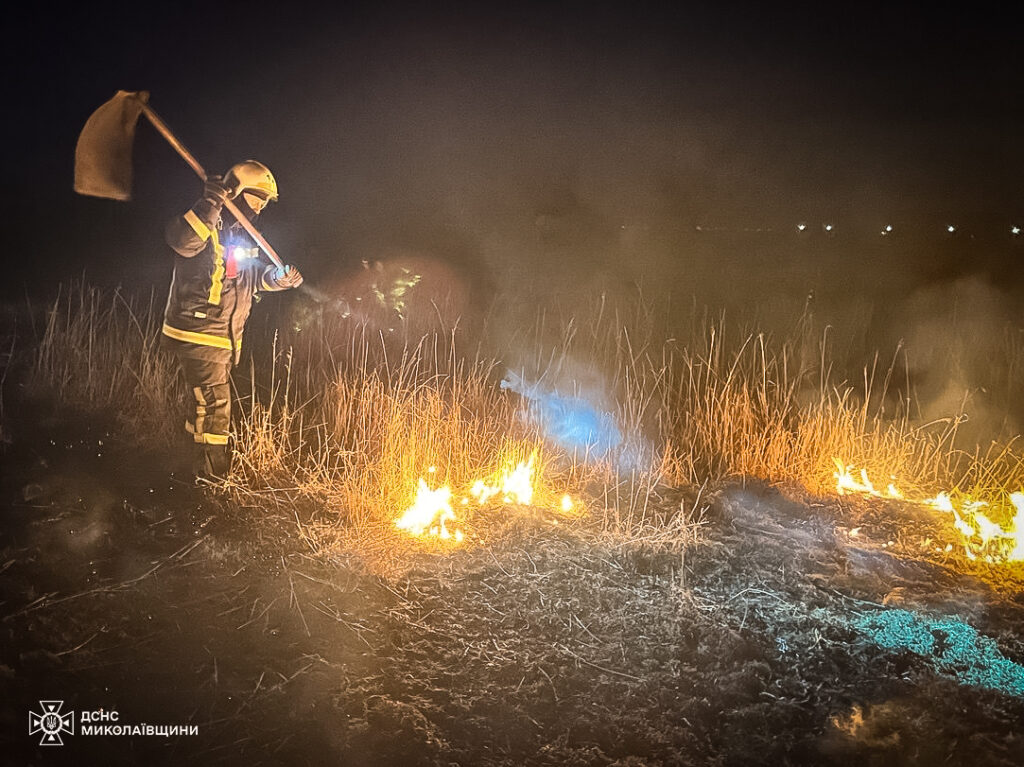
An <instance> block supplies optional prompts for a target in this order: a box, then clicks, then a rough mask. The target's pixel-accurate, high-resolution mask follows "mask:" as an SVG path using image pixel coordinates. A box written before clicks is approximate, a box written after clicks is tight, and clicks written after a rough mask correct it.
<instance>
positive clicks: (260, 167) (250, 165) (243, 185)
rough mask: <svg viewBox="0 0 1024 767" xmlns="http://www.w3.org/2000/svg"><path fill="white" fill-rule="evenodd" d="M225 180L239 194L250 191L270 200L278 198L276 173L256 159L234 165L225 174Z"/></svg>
mask: <svg viewBox="0 0 1024 767" xmlns="http://www.w3.org/2000/svg"><path fill="white" fill-rule="evenodd" d="M224 180H225V181H226V182H227V184H228V186H229V187H231V188H232V189H235V190H237V192H238V193H239V194H242V193H243V192H249V193H251V194H257V195H259V196H260V197H263V198H265V199H266V200H268V201H273V200H276V199H277V181H275V180H274V174H273V173H271V172H270V168H268V167H267V166H266V165H264V164H263V163H261V162H257V161H256V160H246V161H245V162H240V163H238V164H237V165H235V166H232V168H231V170H229V171H228V172H227V173H226V174H225V176H224Z"/></svg>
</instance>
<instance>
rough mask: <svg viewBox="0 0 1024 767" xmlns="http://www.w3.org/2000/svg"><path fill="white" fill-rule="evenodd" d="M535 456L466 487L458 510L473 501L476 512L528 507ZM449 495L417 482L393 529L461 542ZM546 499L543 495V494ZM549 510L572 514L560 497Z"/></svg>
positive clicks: (531, 498)
mask: <svg viewBox="0 0 1024 767" xmlns="http://www.w3.org/2000/svg"><path fill="white" fill-rule="evenodd" d="M536 459H537V454H536V453H534V454H532V455H531V456H530V457H529V459H528V460H526V461H521V462H520V463H517V464H514V465H513V464H511V463H510V464H509V465H507V466H506V467H505V468H503V469H502V470H501V471H499V472H498V473H497V474H496V475H495V476H494V477H493V478H491V479H490V480H483V479H478V480H476V481H474V482H473V484H472V485H471V486H470V488H469V491H468V492H467V493H466V494H465V495H464V496H462V497H461V498H460V499H459V502H458V506H459V507H460V508H462V509H465V508H467V507H468V506H470V504H471V500H472V501H475V502H476V503H475V506H476V507H477V508H480V507H483V506H485V505H487V504H488V503H492V502H500V503H502V504H518V505H522V506H528V505H531V504H534V502H535V499H536V498H537V489H536V487H535V478H534V466H535V464H536V462H537V460H536ZM436 472H437V469H436V467H434V466H431V467H430V468H429V469H428V470H427V473H428V474H436ZM452 497H453V493H452V490H451V488H450V487H447V486H444V487H439V488H437V489H433V490H432V489H431V488H430V486H429V485H428V484H427V482H426V481H425V480H424V479H423V478H420V479H419V481H418V490H417V492H416V500H415V502H414V503H413V505H412V506H410V507H409V508H408V509H407V510H406V511H405V513H403V514H402V516H401V517H400V518H399V519H398V520H396V521H395V526H396V527H397V528H398V529H400V530H405V531H406V532H408V533H409V534H411V535H414V536H417V537H426V536H432V537H436V538H441V539H444V540H454V541H455V542H460V541H462V540H463V533H462V531H461V530H460V529H459V528H460V524H461V520H460V519H459V517H458V515H456V513H455V511H454V509H453V508H452ZM545 497H547V494H545ZM550 506H551V508H552V509H555V508H557V509H558V510H560V511H562V512H564V513H569V512H573V511H575V510H576V506H575V504H574V503H573V500H572V498H571V497H570V496H569V495H563V496H562V498H561V502H560V504H557V506H556V504H555V502H554V501H552V502H551V503H550Z"/></svg>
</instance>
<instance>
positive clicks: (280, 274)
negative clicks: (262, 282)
mask: <svg viewBox="0 0 1024 767" xmlns="http://www.w3.org/2000/svg"><path fill="white" fill-rule="evenodd" d="M270 279H271V280H272V281H273V282H274V284H275V285H276V286H277V287H279V288H281V289H282V290H286V289H288V288H297V287H299V285H301V284H302V275H301V274H299V270H298V269H296V268H295V267H294V266H292V265H291V264H285V265H284V266H279V267H277V268H276V269H275V270H274V271H273V273H272V274H271V275H270Z"/></svg>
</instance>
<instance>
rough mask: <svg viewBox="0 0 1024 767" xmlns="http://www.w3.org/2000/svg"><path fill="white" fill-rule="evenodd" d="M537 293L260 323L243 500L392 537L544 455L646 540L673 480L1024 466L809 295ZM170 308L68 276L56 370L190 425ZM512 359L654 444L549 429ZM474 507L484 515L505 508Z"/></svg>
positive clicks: (80, 400)
mask: <svg viewBox="0 0 1024 767" xmlns="http://www.w3.org/2000/svg"><path fill="white" fill-rule="evenodd" d="M532 311H534V313H533V315H532V316H529V315H528V316H526V317H516V316H514V313H512V314H505V315H502V316H501V318H500V320H499V317H498V316H497V315H492V316H491V317H490V318H489V320H488V322H487V323H485V326H484V327H481V328H477V329H475V331H477V332H476V335H477V337H478V338H479V339H480V340H479V341H477V343H476V344H475V345H471V346H472V348H469V349H466V348H463V347H464V346H466V345H467V342H466V339H465V337H464V336H465V334H461V335H460V334H459V333H457V332H455V331H452V330H451V329H439V330H436V331H427V332H425V333H422V334H421V335H419V336H409V335H408V334H406V333H403V332H401V329H399V332H397V333H394V334H387V333H383V332H381V330H380V328H377V327H374V326H373V325H372V324H371V323H370V322H368V321H366V320H363V321H358V320H348V321H346V322H338V321H337V319H336V318H329V320H330V321H329V322H328V320H323V321H322V322H321V324H320V325H319V326H317V325H316V324H314V325H313V326H311V327H307V328H306V329H305V330H304V331H303V332H304V335H303V339H304V341H303V346H302V348H301V349H300V350H298V351H299V353H298V354H295V347H294V346H292V345H289V347H288V348H287V349H284V348H281V347H282V346H283V344H282V343H279V342H278V339H277V337H276V335H275V337H274V338H273V339H269V338H268V339H266V340H260V339H258V338H253V337H252V335H253V334H250V346H255V347H257V348H262V349H265V350H267V353H266V354H265V355H264V356H265V359H262V360H260V362H259V363H258V364H256V365H254V366H253V367H251V368H249V369H248V371H239V372H242V373H245V372H248V377H249V380H248V382H247V384H248V385H247V386H245V391H244V396H241V397H240V398H239V399H240V407H239V408H238V409H237V411H236V412H237V416H238V418H237V423H236V436H237V439H236V443H235V444H236V450H237V453H238V458H239V460H238V461H237V471H236V472H235V473H234V475H233V477H232V481H231V483H230V488H231V490H232V491H233V492H234V493H235V494H236V495H237V496H238V497H240V498H242V499H243V500H245V499H246V497H248V500H249V501H252V500H253V499H258V498H260V497H262V496H264V495H266V494H273V495H275V496H276V497H278V498H285V499H286V501H287V502H288V503H294V504H299V505H304V506H306V507H308V508H310V509H314V510H315V513H311V514H309V515H307V516H306V517H305V520H306V521H304V522H303V523H302V525H303V526H305V532H306V533H308V534H309V537H310V539H311V541H314V542H315V545H316V546H318V547H321V546H325V545H327V544H328V543H329V541H330V538H331V534H330V531H331V530H332V529H333V530H335V531H340V530H343V529H347V530H349V531H351V530H353V529H359V530H363V531H365V532H366V534H367V535H371V536H377V538H378V539H379V540H381V541H385V540H387V541H391V540H392V536H393V534H394V531H393V529H392V527H393V526H392V525H391V522H392V521H393V520H394V519H395V518H396V517H397V516H398V515H399V514H401V512H402V511H403V510H404V508H406V507H407V506H408V505H409V504H410V502H411V501H412V498H413V495H414V493H415V489H416V482H417V480H418V479H419V478H420V477H424V478H427V479H428V481H429V482H430V484H431V485H433V486H440V485H448V486H450V487H452V489H453V491H454V494H455V497H456V498H457V497H459V496H460V494H462V493H465V491H466V489H467V488H468V487H469V486H470V485H471V484H472V482H473V481H474V480H476V479H487V478H490V477H493V476H495V475H496V474H497V473H498V472H499V471H500V470H501V468H502V467H503V466H507V465H510V464H513V465H514V464H515V463H517V462H520V461H525V460H527V459H528V458H529V457H530V456H531V455H535V456H536V458H535V466H536V469H537V476H538V480H539V482H538V484H539V486H540V487H542V488H544V489H545V491H548V492H550V497H547V498H544V499H542V502H541V504H540V505H542V506H543V505H548V506H554V505H555V503H556V501H555V499H556V498H557V497H560V494H561V492H563V491H565V492H570V493H574V494H576V495H577V496H578V497H583V498H584V505H585V507H586V510H587V514H586V516H585V521H586V523H587V524H588V525H593V526H594V529H596V530H597V531H599V532H603V533H607V534H611V535H615V536H620V537H624V538H632V539H638V540H639V539H654V538H658V537H659V536H660V537H661V539H663V540H679V539H680V537H681V536H683V532H684V528H686V527H687V525H691V524H692V523H693V521H694V516H695V514H696V511H697V510H696V509H688V510H687V509H684V508H681V509H680V510H679V512H678V513H676V514H670V515H667V516H666V515H665V513H664V510H663V509H660V508H659V509H655V508H653V507H652V505H651V502H650V499H651V495H652V492H653V491H655V490H656V489H657V488H659V487H663V486H665V485H669V486H675V487H690V488H692V489H696V488H700V487H704V486H706V485H708V484H709V483H711V484H712V485H713V484H714V483H716V482H719V481H721V480H724V479H726V478H730V477H740V476H746V477H756V478H761V479H764V480H768V481H770V482H799V483H802V484H803V485H804V486H806V487H807V488H808V489H809V490H811V491H812V492H827V491H828V490H829V489H831V488H832V487H834V479H833V476H832V473H833V471H834V468H835V467H834V463H833V459H834V458H839V459H841V460H843V461H844V462H846V463H848V464H851V465H855V466H857V467H858V468H864V469H866V470H867V471H868V472H869V473H870V474H871V475H872V476H877V477H886V478H887V477H889V476H890V475H894V476H896V477H898V478H899V481H900V483H901V484H902V486H905V487H922V488H934V489H941V488H951V487H957V486H960V487H962V488H968V487H969V488H973V489H975V490H977V491H980V490H982V489H985V490H992V489H998V490H1002V491H1006V490H1014V489H1018V488H1019V487H1020V486H1021V485H1022V484H1024V464H1022V460H1024V459H1022V455H1021V452H1020V450H1019V449H1018V447H1017V446H1016V445H1015V444H1014V443H1013V442H1012V441H1011V442H1010V443H1009V444H1002V445H996V444H993V445H991V446H989V447H986V448H981V447H975V446H973V445H972V446H967V447H965V446H962V445H960V444H958V435H957V430H958V426H959V424H960V423H961V421H962V418H963V414H962V413H951V414H949V416H948V417H947V418H945V419H940V420H938V421H932V422H929V423H920V422H918V421H916V420H915V419H914V418H913V417H912V414H913V412H914V409H913V407H912V399H911V397H910V395H909V393H908V392H909V391H910V389H911V387H910V383H909V375H907V373H906V370H905V369H904V367H905V361H904V358H903V355H902V353H901V351H900V350H897V351H896V353H895V354H893V355H892V356H891V357H890V360H891V361H890V362H889V363H888V364H880V363H879V361H878V360H879V359H880V357H876V358H875V359H874V360H873V361H872V362H871V363H870V364H868V365H867V366H865V367H862V368H861V369H860V370H859V371H858V372H857V373H856V374H854V375H846V374H841V373H840V372H838V371H837V370H836V369H835V368H836V364H837V363H836V361H835V358H836V356H837V355H836V354H835V353H834V352H833V349H832V347H833V345H834V340H833V338H832V335H831V331H829V330H827V329H818V328H815V327H813V324H812V323H811V322H810V320H809V319H808V318H806V317H805V318H797V320H796V321H795V324H794V326H793V328H792V329H791V330H790V332H789V333H788V334H785V335H783V336H782V337H781V338H776V337H774V336H773V335H771V334H770V333H766V332H754V331H744V330H740V329H736V328H734V327H730V324H729V323H727V322H726V321H725V319H724V318H721V317H719V318H716V319H713V320H712V319H709V317H708V315H706V314H701V313H699V312H696V311H694V312H693V313H691V315H690V317H689V318H687V321H686V322H684V323H681V324H676V325H673V324H672V323H671V322H670V321H669V316H668V315H664V314H659V312H657V311H655V310H654V308H652V307H651V306H649V305H648V304H647V303H646V302H645V301H644V300H643V299H642V298H641V297H639V296H634V297H631V298H629V299H619V300H612V299H610V298H608V297H607V296H605V295H601V296H597V297H595V299H594V301H593V303H592V304H591V305H590V306H589V307H588V308H585V309H583V310H577V311H575V312H568V311H559V310H558V309H557V308H555V309H549V310H541V311H537V310H532ZM158 315H159V311H158V307H156V306H155V305H154V301H153V298H152V297H150V298H149V299H148V301H141V302H140V301H137V300H134V299H131V298H127V297H125V296H124V295H123V294H122V293H121V292H120V291H114V292H113V293H104V292H102V291H99V290H97V289H95V288H91V287H88V286H86V285H77V286H72V287H71V288H70V289H67V290H62V292H61V294H60V295H59V296H58V298H57V299H56V300H55V301H54V304H53V306H52V309H51V311H50V313H49V317H48V325H47V329H46V333H45V336H44V338H43V340H42V342H41V344H40V347H39V352H38V356H37V364H36V373H37V377H38V380H40V381H45V382H46V383H47V384H48V385H49V386H51V387H52V388H53V390H54V391H55V392H56V394H57V395H58V396H59V397H60V398H61V399H63V400H65V401H67V402H70V403H76V404H80V405H88V406H89V407H111V408H116V409H117V410H118V411H119V413H120V414H121V417H122V421H123V423H124V425H125V426H126V427H127V428H128V429H129V430H130V431H131V432H132V434H133V435H134V436H135V437H137V438H138V439H143V438H145V437H152V436H153V435H156V434H163V435H165V436H170V435H173V434H174V433H176V429H177V424H176V420H177V419H176V417H175V413H176V412H177V407H178V406H177V399H176V398H177V396H178V394H179V389H178V388H177V386H178V384H177V378H176V373H175V372H174V368H173V361H172V360H170V359H168V358H167V356H166V355H164V354H163V353H161V352H160V351H159V350H158V348H157V344H156V341H157V338H158V336H157V328H158V319H159V317H158ZM1008 338H1009V339H1011V345H1012V343H1013V342H1016V341H1017V340H1018V339H1017V336H1015V335H1013V334H1010V335H1008ZM494 339H500V340H494ZM488 343H493V346H492V347H490V348H492V349H494V351H492V352H487V351H486V349H487V348H488ZM1008 354H1009V355H1010V357H1011V358H1012V359H1010V360H1008V364H1009V365H1011V366H1012V365H1013V364H1017V363H1019V359H1017V358H1016V357H1014V355H1013V349H1012V348H1010V349H1009V350H1008ZM508 370H513V371H515V372H516V373H517V374H518V375H520V376H522V377H523V378H524V379H525V380H529V381H532V382H536V384H537V386H540V387H543V388H544V389H545V390H549V391H560V392H563V393H570V394H572V395H574V396H581V397H585V398H586V399H587V400H588V401H590V402H592V403H594V404H595V406H597V407H598V408H599V409H603V410H606V411H608V412H610V413H612V414H613V415H614V417H615V420H616V423H617V425H618V426H619V428H620V430H621V432H622V433H623V434H624V435H627V436H628V438H629V439H630V440H631V441H632V442H634V443H635V444H639V445H641V446H643V448H644V450H643V451H642V455H643V456H644V458H645V463H644V464H643V465H641V466H634V467H632V468H631V469H629V470H622V469H616V468H615V466H614V465H613V460H612V459H613V458H614V456H609V457H608V459H607V460H586V456H585V455H582V454H579V453H572V452H567V451H566V450H565V449H561V448H558V447H557V446H555V445H552V444H550V443H549V442H548V441H546V440H545V439H544V435H543V434H542V433H541V431H540V429H539V428H538V427H537V425H536V424H535V423H530V422H528V421H526V420H524V418H523V417H522V414H523V404H524V403H523V401H522V400H521V398H520V396H519V395H518V394H515V393H513V392H510V391H507V390H504V389H502V388H501V387H500V386H499V385H498V384H499V382H500V380H501V378H502V377H503V376H504V375H506V372H507V371H508ZM244 378H245V376H244V375H240V376H236V382H238V381H242V380H244ZM1003 384H1004V385H1005V386H1006V387H1009V390H1008V391H1007V392H1000V393H999V394H1000V396H1002V397H1004V398H1006V399H1009V398H1012V397H1013V396H1015V392H1016V391H1017V390H1016V389H1015V388H1013V387H1019V385H1020V384H1019V382H1018V381H1017V379H1016V378H1014V377H1012V376H1010V377H1008V378H1005V379H1003ZM243 385H244V384H243ZM684 506H685V504H684ZM492 514H493V515H495V516H498V515H500V512H498V511H497V510H492ZM464 524H465V525H466V528H467V530H471V531H472V532H474V534H485V529H486V514H485V513H483V512H478V513H476V514H475V516H474V515H467V518H466V519H465V520H464ZM314 529H315V533H314V532H313V531H314ZM687 529H689V528H687Z"/></svg>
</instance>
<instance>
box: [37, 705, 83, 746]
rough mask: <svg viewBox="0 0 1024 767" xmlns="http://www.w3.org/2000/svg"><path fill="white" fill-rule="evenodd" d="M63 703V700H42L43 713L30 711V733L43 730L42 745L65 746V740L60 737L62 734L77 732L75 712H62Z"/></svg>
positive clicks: (40, 741) (40, 743)
mask: <svg viewBox="0 0 1024 767" xmlns="http://www.w3.org/2000/svg"><path fill="white" fill-rule="evenodd" d="M63 705H64V701H62V700H41V701H39V707H40V708H41V709H42V710H43V713H41V714H37V713H35V712H34V711H29V712H28V734H29V735H35V734H36V733H37V732H41V733H42V734H43V735H42V738H40V740H39V745H40V746H63V745H64V741H63V740H61V739H60V734H61V733H62V732H64V733H67V734H68V735H74V734H75V712H74V711H69V712H68V713H66V714H62V713H61V712H60V709H61V707H62V706H63Z"/></svg>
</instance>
